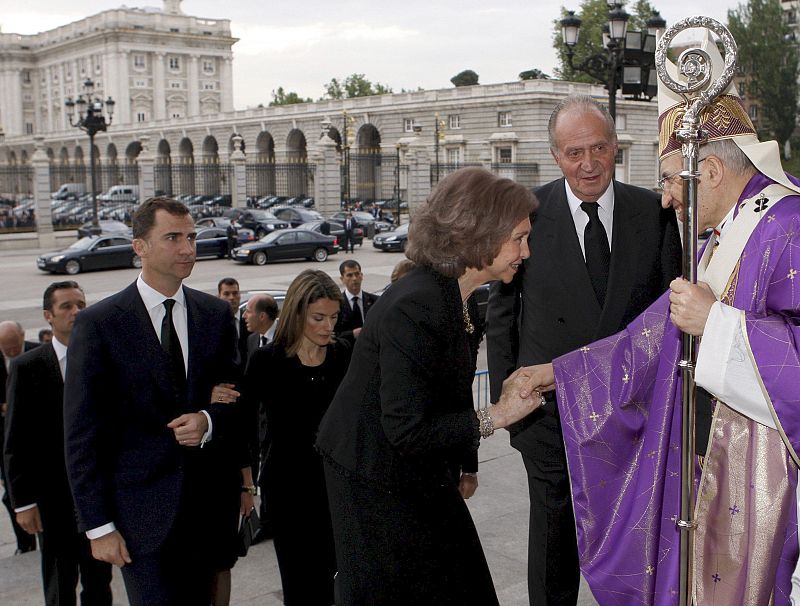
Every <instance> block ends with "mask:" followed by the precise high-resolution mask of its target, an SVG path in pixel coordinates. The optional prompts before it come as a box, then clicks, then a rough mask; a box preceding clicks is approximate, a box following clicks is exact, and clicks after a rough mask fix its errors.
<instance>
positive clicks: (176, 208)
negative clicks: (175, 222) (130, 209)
mask: <svg viewBox="0 0 800 606" xmlns="http://www.w3.org/2000/svg"><path fill="white" fill-rule="evenodd" d="M158 210H165V211H167V212H168V213H169V214H171V215H174V216H176V217H183V216H185V215H188V214H189V209H188V208H186V205H185V204H182V203H181V202H178V201H176V200H173V199H172V198H167V197H166V196H156V197H155V198H149V199H148V200H145V201H144V202H142V205H141V206H139V208H138V209H137V210H136V212H135V213H133V220H132V222H131V223H132V225H131V226H132V228H133V237H134V238H139V239H144V238H146V237H147V236H148V234H149V233H150V230H151V229H153V225H155V223H156V211H158Z"/></svg>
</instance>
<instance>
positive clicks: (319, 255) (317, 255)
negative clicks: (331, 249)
mask: <svg viewBox="0 0 800 606" xmlns="http://www.w3.org/2000/svg"><path fill="white" fill-rule="evenodd" d="M314 260H315V261H319V262H320V263H323V262H324V261H327V260H328V251H327V250H325V249H324V248H321V247H320V248H318V249H317V250H315V251H314Z"/></svg>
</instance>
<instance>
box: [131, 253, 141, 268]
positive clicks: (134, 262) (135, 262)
mask: <svg viewBox="0 0 800 606" xmlns="http://www.w3.org/2000/svg"><path fill="white" fill-rule="evenodd" d="M131 267H133V268H135V269H142V258H141V257H140V256H139V255H133V258H132V259H131Z"/></svg>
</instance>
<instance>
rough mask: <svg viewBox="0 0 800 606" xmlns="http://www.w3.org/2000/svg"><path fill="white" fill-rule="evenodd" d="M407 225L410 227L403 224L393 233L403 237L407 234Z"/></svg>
mask: <svg viewBox="0 0 800 606" xmlns="http://www.w3.org/2000/svg"><path fill="white" fill-rule="evenodd" d="M409 225H411V224H410V223H404V224H403V225H401V226H400V227H398V228H397V229H395V230H394V233H395V234H398V235H400V236H404V235H406V234H408V226H409Z"/></svg>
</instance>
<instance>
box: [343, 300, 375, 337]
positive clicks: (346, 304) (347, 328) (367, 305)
mask: <svg viewBox="0 0 800 606" xmlns="http://www.w3.org/2000/svg"><path fill="white" fill-rule="evenodd" d="M358 297H359V300H358V303H359V305H361V309H362V310H363V312H364V321H365V322H366V321H367V314H368V313H369V310H370V309H371V308H372V306H373V305H374V304H375V302H376V301H377V300H378V296H377V295H373V294H372V293H370V292H366V291H364V290H362V291H361V294H360V295H358ZM342 299H343V301H342V307H341V310H340V311H339V318H338V319H337V320H336V326H334V328H333V331H334V332H335V333H336V334H337V335H338V336H339V337H341V338H344V339H349V340H350V341H352V339H353V329H354V328H355V325H354V324H353V321H354V315H353V308H352V307H350V301H349V300H348V299H347V293H345V292H343V293H342Z"/></svg>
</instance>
